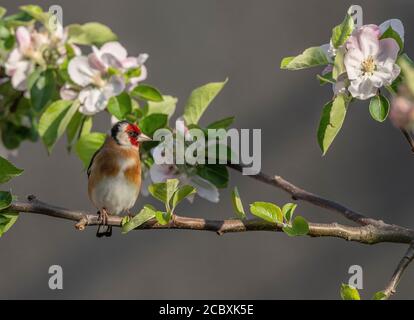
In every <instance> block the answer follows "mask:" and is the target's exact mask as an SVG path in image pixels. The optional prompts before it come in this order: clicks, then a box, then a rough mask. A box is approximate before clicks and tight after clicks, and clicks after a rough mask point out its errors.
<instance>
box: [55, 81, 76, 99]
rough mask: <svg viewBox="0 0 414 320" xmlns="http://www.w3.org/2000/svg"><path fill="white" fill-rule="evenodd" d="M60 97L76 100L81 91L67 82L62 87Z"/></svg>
mask: <svg viewBox="0 0 414 320" xmlns="http://www.w3.org/2000/svg"><path fill="white" fill-rule="evenodd" d="M59 93H60V97H61V98H62V99H63V100H75V99H76V98H77V97H78V95H79V93H78V92H77V91H76V90H74V89H73V87H72V86H71V85H69V84H65V85H64V86H62V88H60V91H59Z"/></svg>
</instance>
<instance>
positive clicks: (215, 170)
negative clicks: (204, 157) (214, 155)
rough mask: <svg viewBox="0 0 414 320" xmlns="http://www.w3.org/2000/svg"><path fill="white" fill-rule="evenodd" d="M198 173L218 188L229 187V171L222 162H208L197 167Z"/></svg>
mask: <svg viewBox="0 0 414 320" xmlns="http://www.w3.org/2000/svg"><path fill="white" fill-rule="evenodd" d="M197 175H199V176H200V177H201V178H203V179H206V180H208V181H210V182H211V183H212V184H214V185H215V186H216V187H217V188H220V189H221V188H227V183H228V181H229V172H228V170H227V167H226V166H225V165H222V164H206V165H203V166H199V167H198V168H197Z"/></svg>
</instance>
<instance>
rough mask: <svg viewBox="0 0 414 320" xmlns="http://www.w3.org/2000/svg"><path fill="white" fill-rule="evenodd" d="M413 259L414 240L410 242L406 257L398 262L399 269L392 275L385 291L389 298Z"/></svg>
mask: <svg viewBox="0 0 414 320" xmlns="http://www.w3.org/2000/svg"><path fill="white" fill-rule="evenodd" d="M413 259H414V242H413V243H411V244H410V247H409V248H408V250H407V252H406V253H405V255H404V257H403V258H402V259H401V261H400V263H399V264H398V266H397V269H395V271H394V274H393V275H392V277H391V280H390V282H389V284H388V286H387V287H386V288H385V290H384V291H383V292H384V294H385V297H386V298H387V299H388V298H389V297H390V296H391V295H393V294H394V293H395V292H396V290H397V286H398V283H399V282H400V280H401V277H402V275H403V273H404V271H405V269H406V268H407V267H408V265H409V264H410V263H411V261H413Z"/></svg>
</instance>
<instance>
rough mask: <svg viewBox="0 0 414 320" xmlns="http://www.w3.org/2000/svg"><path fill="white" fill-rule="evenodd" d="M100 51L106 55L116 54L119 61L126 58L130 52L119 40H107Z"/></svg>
mask: <svg viewBox="0 0 414 320" xmlns="http://www.w3.org/2000/svg"><path fill="white" fill-rule="evenodd" d="M99 52H100V53H101V54H102V55H104V54H106V53H109V54H111V55H112V56H114V57H115V58H116V59H118V61H122V60H125V59H126V57H127V55H128V53H127V51H126V49H125V48H124V47H123V46H122V45H121V44H120V43H119V42H117V41H112V42H107V43H105V44H104V45H103V46H102V47H101V49H100V50H99Z"/></svg>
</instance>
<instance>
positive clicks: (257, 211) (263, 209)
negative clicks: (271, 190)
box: [250, 201, 283, 223]
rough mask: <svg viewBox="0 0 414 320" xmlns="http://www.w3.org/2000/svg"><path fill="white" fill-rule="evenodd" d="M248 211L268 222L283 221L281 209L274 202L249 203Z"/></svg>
mask: <svg viewBox="0 0 414 320" xmlns="http://www.w3.org/2000/svg"><path fill="white" fill-rule="evenodd" d="M250 212H251V213H252V214H253V215H255V216H256V217H259V218H261V219H263V220H266V221H268V222H273V223H277V222H280V223H281V222H283V214H282V210H281V209H280V208H279V207H278V206H277V205H275V204H273V203H270V202H261V201H257V202H253V203H252V204H250Z"/></svg>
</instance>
